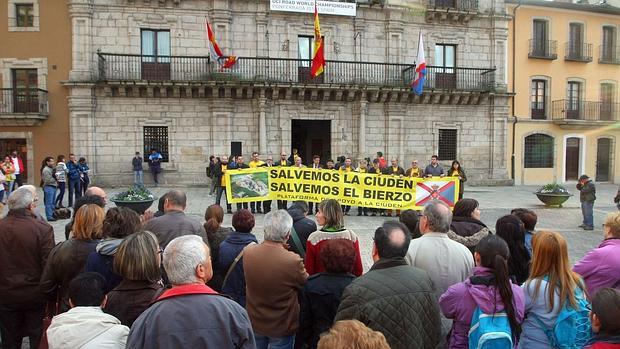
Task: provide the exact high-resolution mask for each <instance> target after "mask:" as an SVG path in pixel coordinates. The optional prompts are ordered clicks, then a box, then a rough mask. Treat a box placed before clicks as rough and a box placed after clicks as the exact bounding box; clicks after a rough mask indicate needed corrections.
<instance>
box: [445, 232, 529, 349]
mask: <svg viewBox="0 0 620 349" xmlns="http://www.w3.org/2000/svg"><path fill="white" fill-rule="evenodd" d="M508 256H509V249H508V244H506V242H505V241H504V240H503V239H502V238H500V237H499V236H497V235H489V236H487V237H485V238H484V239H482V240H481V241H480V242H479V243H478V245H477V246H476V252H475V253H474V259H475V261H476V267H475V268H474V269H473V276H471V277H470V278H469V279H467V280H465V281H464V282H461V283H458V284H455V285H452V286H450V288H448V290H447V291H446V292H445V293H444V294H443V295H442V296H441V297H440V298H439V306H440V308H441V312H442V313H443V315H444V316H445V317H446V318H448V319H453V320H454V322H453V323H452V330H451V331H450V337H449V338H448V348H450V349H458V348H464V349H466V348H480V347H484V348H505V349H510V348H513V347H515V346H516V343H517V340H518V338H519V335H520V333H521V325H520V324H521V322H522V321H523V313H524V299H523V290H522V289H521V287H519V286H518V285H515V284H513V283H512V281H511V280H510V275H509V271H508Z"/></svg>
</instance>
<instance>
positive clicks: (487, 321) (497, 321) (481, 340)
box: [469, 306, 512, 349]
mask: <svg viewBox="0 0 620 349" xmlns="http://www.w3.org/2000/svg"><path fill="white" fill-rule="evenodd" d="M469 349H512V330H511V328H510V321H509V320H508V314H506V312H505V311H501V312H498V313H494V314H485V313H484V312H483V311H482V310H481V309H480V307H478V306H477V307H476V309H475V310H474V315H472V317H471V328H470V330H469Z"/></svg>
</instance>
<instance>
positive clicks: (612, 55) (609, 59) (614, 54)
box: [598, 45, 620, 64]
mask: <svg viewBox="0 0 620 349" xmlns="http://www.w3.org/2000/svg"><path fill="white" fill-rule="evenodd" d="M598 62H599V63H602V64H620V46H609V45H600V46H599V57H598Z"/></svg>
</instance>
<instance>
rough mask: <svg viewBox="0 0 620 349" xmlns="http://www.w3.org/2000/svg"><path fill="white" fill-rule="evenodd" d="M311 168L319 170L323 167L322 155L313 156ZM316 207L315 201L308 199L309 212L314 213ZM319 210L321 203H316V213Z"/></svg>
mask: <svg viewBox="0 0 620 349" xmlns="http://www.w3.org/2000/svg"><path fill="white" fill-rule="evenodd" d="M310 167H311V168H313V169H315V170H319V169H322V168H323V166H322V165H321V157H320V156H318V155H315V156H313V157H312V165H310ZM313 208H314V202H312V201H308V212H309V213H310V214H312V209H313ZM318 211H319V204H317V205H316V211H314V213H316V212H318Z"/></svg>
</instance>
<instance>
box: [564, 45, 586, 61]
mask: <svg viewBox="0 0 620 349" xmlns="http://www.w3.org/2000/svg"><path fill="white" fill-rule="evenodd" d="M564 60H565V61H572V62H584V63H588V62H592V44H580V43H577V42H572V41H569V42H567V43H565V44H564Z"/></svg>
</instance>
